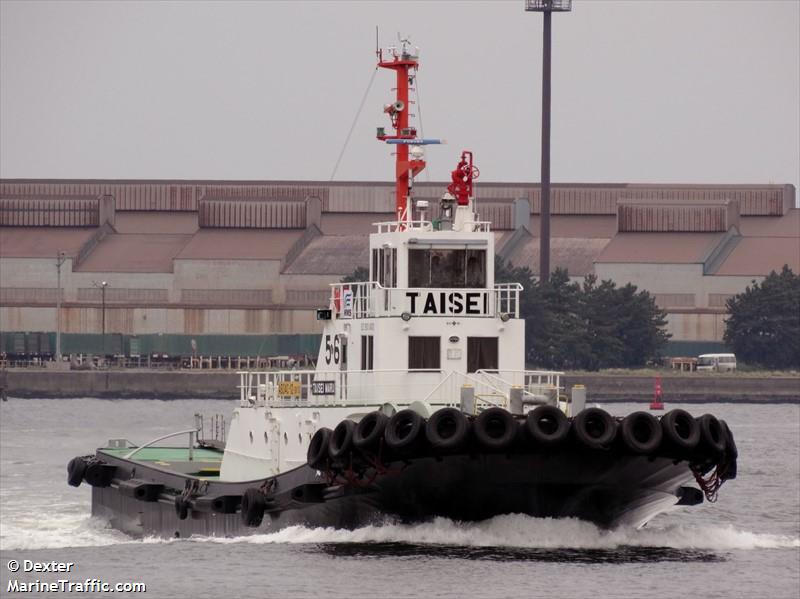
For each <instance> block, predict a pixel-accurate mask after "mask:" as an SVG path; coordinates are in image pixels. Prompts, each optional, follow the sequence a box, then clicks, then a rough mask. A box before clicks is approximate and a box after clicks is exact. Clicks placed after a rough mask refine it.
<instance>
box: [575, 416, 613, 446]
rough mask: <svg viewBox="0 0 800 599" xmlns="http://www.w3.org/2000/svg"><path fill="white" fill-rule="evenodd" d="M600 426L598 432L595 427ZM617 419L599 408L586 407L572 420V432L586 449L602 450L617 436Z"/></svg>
mask: <svg viewBox="0 0 800 599" xmlns="http://www.w3.org/2000/svg"><path fill="white" fill-rule="evenodd" d="M598 427H599V428H600V434H595V429H597V428H598ZM617 428H618V427H617V421H616V420H614V419H613V418H612V417H611V415H610V414H609V413H608V412H606V411H605V410H602V409H600V408H586V409H584V410H581V411H580V413H579V414H578V415H577V416H575V418H573V420H572V432H573V433H574V435H575V438H576V439H577V440H578V442H579V443H580V444H581V445H583V446H584V447H585V448H587V449H593V450H602V449H608V448H609V447H611V444H612V443H613V442H614V438H615V437H616V436H617Z"/></svg>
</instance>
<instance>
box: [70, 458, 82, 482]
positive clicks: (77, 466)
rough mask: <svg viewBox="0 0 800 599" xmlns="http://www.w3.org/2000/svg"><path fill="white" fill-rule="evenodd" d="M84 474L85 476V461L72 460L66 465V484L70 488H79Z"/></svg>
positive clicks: (79, 459)
mask: <svg viewBox="0 0 800 599" xmlns="http://www.w3.org/2000/svg"><path fill="white" fill-rule="evenodd" d="M84 474H86V460H84V459H83V458H72V459H71V460H70V461H69V464H67V484H68V485H69V486H70V487H80V486H81V483H82V482H83V475H84Z"/></svg>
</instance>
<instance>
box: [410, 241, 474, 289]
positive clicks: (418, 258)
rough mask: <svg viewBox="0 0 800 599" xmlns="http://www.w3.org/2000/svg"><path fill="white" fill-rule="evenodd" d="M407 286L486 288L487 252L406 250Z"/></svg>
mask: <svg viewBox="0 0 800 599" xmlns="http://www.w3.org/2000/svg"><path fill="white" fill-rule="evenodd" d="M408 265H409V267H408V286H409V287H456V288H465V287H467V288H483V287H486V250H446V249H438V250H437V249H419V250H409V251H408Z"/></svg>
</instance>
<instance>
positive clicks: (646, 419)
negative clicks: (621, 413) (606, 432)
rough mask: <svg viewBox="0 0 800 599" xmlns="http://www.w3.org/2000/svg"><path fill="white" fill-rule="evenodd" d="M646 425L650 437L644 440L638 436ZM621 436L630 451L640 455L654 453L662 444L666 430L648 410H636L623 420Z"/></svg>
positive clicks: (620, 430)
mask: <svg viewBox="0 0 800 599" xmlns="http://www.w3.org/2000/svg"><path fill="white" fill-rule="evenodd" d="M642 427H646V428H645V430H646V432H647V433H648V435H649V436H648V438H647V439H646V440H644V441H642V440H641V439H639V438H638V436H637V433H639V432H640V431H641V430H642ZM619 433H620V437H622V442H623V443H624V444H625V447H627V448H628V449H629V450H630V451H632V452H633V453H636V454H640V455H654V454H655V453H656V452H657V451H658V448H659V447H660V446H661V441H662V439H663V438H664V431H662V430H661V424H660V423H659V422H658V419H657V418H656V417H655V416H653V415H652V414H649V413H647V412H634V413H632V414H628V415H627V416H625V418H624V419H623V420H622V423H621V424H620V427H619Z"/></svg>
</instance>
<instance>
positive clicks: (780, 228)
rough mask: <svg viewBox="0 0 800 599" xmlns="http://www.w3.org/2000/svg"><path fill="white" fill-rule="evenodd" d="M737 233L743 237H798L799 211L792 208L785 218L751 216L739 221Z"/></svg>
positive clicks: (799, 234)
mask: <svg viewBox="0 0 800 599" xmlns="http://www.w3.org/2000/svg"><path fill="white" fill-rule="evenodd" d="M739 231H740V232H741V234H742V235H744V236H745V237H748V236H763V237H800V209H798V208H793V209H792V210H789V211H788V212H787V213H786V215H785V216H783V217H781V218H775V217H773V216H751V217H749V218H743V219H740V221H739Z"/></svg>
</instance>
